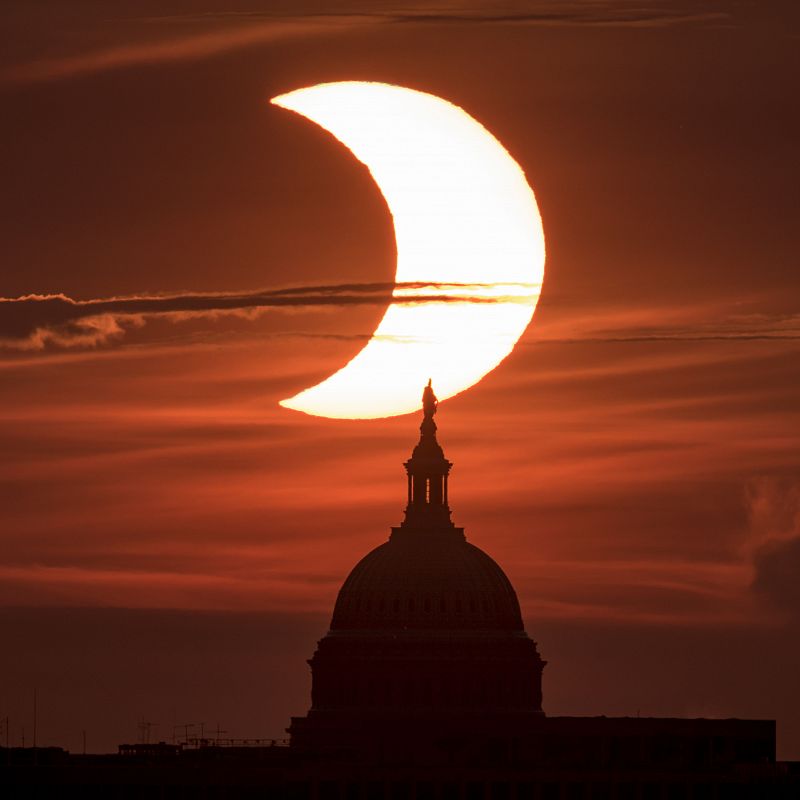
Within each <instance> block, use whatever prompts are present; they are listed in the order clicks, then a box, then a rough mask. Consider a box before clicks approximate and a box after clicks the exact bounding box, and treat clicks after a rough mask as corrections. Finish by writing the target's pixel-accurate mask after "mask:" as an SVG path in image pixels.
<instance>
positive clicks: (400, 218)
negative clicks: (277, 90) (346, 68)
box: [271, 82, 544, 419]
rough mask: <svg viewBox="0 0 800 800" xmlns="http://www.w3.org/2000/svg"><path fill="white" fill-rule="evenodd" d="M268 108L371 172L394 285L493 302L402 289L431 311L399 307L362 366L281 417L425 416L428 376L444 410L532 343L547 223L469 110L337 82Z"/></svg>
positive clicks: (315, 389)
mask: <svg viewBox="0 0 800 800" xmlns="http://www.w3.org/2000/svg"><path fill="white" fill-rule="evenodd" d="M271 102H272V103H274V104H275V105H278V106H281V107H282V108H286V109H289V110H291V111H295V112H297V113H298V114H301V115H302V116H304V117H307V118H308V119H309V120H311V121H313V122H315V123H317V124H318V125H320V126H321V127H322V128H324V129H325V130H327V131H329V132H330V133H332V134H333V135H334V136H335V137H336V138H337V139H339V141H341V142H342V143H343V144H344V145H345V146H346V147H347V148H348V149H349V150H350V151H351V152H352V153H353V155H355V156H356V158H358V159H359V160H360V161H362V162H363V163H364V164H365V165H366V166H367V168H368V169H369V171H370V173H371V174H372V176H373V178H374V179H375V182H376V183H377V184H378V186H379V188H380V190H381V192H382V193H383V196H384V197H385V198H386V202H387V204H388V206H389V209H390V211H391V214H392V218H393V220H394V230H395V240H396V243H397V275H396V278H395V280H396V281H398V282H416V281H419V282H426V283H442V284H448V283H450V284H476V286H475V287H471V288H470V290H469V291H470V294H471V295H477V296H479V297H485V298H495V300H496V302H490V303H485V302H484V303H469V302H464V303H461V302H457V303H452V302H450V303H442V302H438V303H437V302H428V303H425V302H424V296H425V295H426V294H427V295H431V294H441V290H437V289H434V288H430V287H426V288H424V289H409V288H407V287H406V288H402V289H401V288H400V287H398V288H396V289H395V292H394V293H395V295H396V296H403V297H408V296H409V294H412V295H419V296H420V300H422V301H423V302H421V303H420V304H413V305H391V306H390V307H389V308H388V309H387V311H386V314H385V315H384V317H383V319H382V320H381V322H380V324H379V325H378V328H377V329H376V331H375V334H374V337H373V338H372V339H371V340H370V341H369V342H368V343H367V345H366V346H365V347H364V349H363V350H362V351H361V352H360V353H358V355H356V356H355V358H353V359H352V360H351V361H350V362H349V363H348V364H347V365H345V366H344V367H342V369H340V370H339V371H338V372H336V373H335V374H334V375H332V376H331V377H329V378H327V379H326V380H324V381H323V382H322V383H319V384H317V385H316V386H312V387H311V388H309V389H306V390H305V391H302V392H300V393H299V394H297V395H295V396H294V397H292V398H290V399H288V400H283V401H281V405H283V406H286V407H287V408H292V409H296V410H298V411H303V412H305V413H307V414H314V415H316V416H324V417H334V418H340V419H356V418H360V419H372V418H376V417H390V416H395V415H397V414H407V413H410V412H413V411H416V410H417V409H419V408H420V405H421V403H420V398H421V393H422V387H423V386H424V385H425V384H426V383H427V381H428V378H432V379H433V385H434V387H435V389H436V393H437V395H438V396H439V399H440V400H444V399H446V398H448V397H452V396H453V395H455V394H457V393H458V392H462V391H464V390H465V389H468V388H469V387H470V386H473V385H474V384H476V383H477V382H478V381H479V380H480V379H481V378H482V377H483V376H484V375H486V373H487V372H489V371H490V370H492V369H494V368H495V367H496V366H497V365H498V364H499V363H500V362H501V361H502V360H503V359H504V358H505V357H506V356H507V355H508V354H509V353H510V352H511V350H512V349H513V348H514V345H515V344H516V343H517V341H518V339H519V338H520V336H521V335H522V334H523V332H524V331H525V328H526V327H527V326H528V323H529V322H530V320H531V317H532V316H533V312H534V309H535V308H536V303H537V300H538V298H539V290H540V287H541V283H542V278H543V275H544V233H543V231H542V222H541V218H540V216H539V209H538V207H537V205H536V200H535V198H534V196H533V192H532V190H531V188H530V186H529V185H528V182H527V181H526V179H525V174H524V173H523V171H522V169H521V168H520V167H519V165H518V164H517V163H516V161H514V159H513V158H511V156H510V155H509V154H508V152H507V151H506V150H505V148H504V147H503V146H502V145H501V144H500V142H498V141H497V139H495V138H494V136H492V135H491V134H490V133H489V132H488V131H487V130H486V128H484V127H483V126H482V125H481V124H480V123H479V122H477V121H476V120H475V119H473V118H472V117H471V116H469V115H468V114H467V113H466V112H465V111H463V110H462V109H460V108H458V106H455V105H453V104H452V103H449V102H447V101H446V100H442V99H441V98H439V97H435V96H433V95H430V94H425V93H423V92H418V91H414V90H412V89H405V88H403V87H400V86H391V85H388V84H382V83H365V82H343V83H328V84H320V85H318V86H312V87H310V88H307V89H299V90H297V91H294V92H290V93H288V94H284V95H280V96H279V97H275V98H273V99H272V101H271ZM510 286H512V287H513V289H512V290H510V289H509V287H510ZM457 294H459V295H461V296H464V295H465V290H464V289H459V290H458V291H457ZM512 295H513V297H512Z"/></svg>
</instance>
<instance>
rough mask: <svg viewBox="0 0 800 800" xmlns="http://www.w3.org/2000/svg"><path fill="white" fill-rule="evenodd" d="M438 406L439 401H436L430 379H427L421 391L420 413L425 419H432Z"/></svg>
mask: <svg viewBox="0 0 800 800" xmlns="http://www.w3.org/2000/svg"><path fill="white" fill-rule="evenodd" d="M438 405H439V401H438V400H437V399H436V395H435V394H434V393H433V387H432V386H431V379H430V378H428V385H427V386H426V387H425V389H423V391H422V413H423V414H424V415H425V419H431V420H432V419H433V415H434V414H435V413H436V408H437V406H438Z"/></svg>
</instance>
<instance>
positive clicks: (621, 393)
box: [0, 0, 800, 758]
mask: <svg viewBox="0 0 800 800" xmlns="http://www.w3.org/2000/svg"><path fill="white" fill-rule="evenodd" d="M322 11H324V12H325V13H324V14H322V15H321V12H322ZM429 14H430V7H426V6H425V5H424V4H417V5H416V6H412V5H408V6H401V5H398V4H390V3H371V4H369V5H366V4H362V5H359V4H357V3H353V4H351V5H344V4H338V3H337V4H331V3H325V4H316V5H315V4H313V3H310V2H309V3H306V4H303V3H296V2H295V3H283V4H280V3H270V4H265V3H258V2H253V3H241V2H240V3H235V2H230V3H225V2H222V0H218V1H217V2H212V1H211V0H210V1H209V2H208V3H205V4H203V5H202V6H200V5H198V4H197V3H189V2H183V3H181V2H172V3H169V2H167V3H165V2H159V3H155V2H152V3H147V2H144V3H143V2H136V3H133V2H130V3H128V2H119V3H115V4H114V5H113V9H110V8H109V6H108V5H107V4H97V3H90V2H78V3H71V4H63V3H58V2H44V1H43V2H40V3H37V4H30V3H27V2H18V3H11V4H9V6H8V9H7V11H6V12H5V14H4V20H3V22H2V28H0V30H1V31H2V33H0V35H2V40H3V43H4V46H3V48H0V95H1V96H2V105H3V117H4V122H3V125H2V127H0V159H1V160H2V168H3V176H4V177H3V185H4V191H3V193H2V197H1V198H0V206H1V208H0V233H2V241H3V259H2V265H3V266H2V269H0V298H7V299H11V298H17V297H20V296H23V295H29V294H36V295H46V294H56V293H63V294H65V295H67V296H68V297H70V298H73V299H75V300H92V299H109V298H113V297H120V296H152V295H160V294H182V293H198V292H205V293H230V292H243V293H246V292H256V291H260V290H269V289H272V288H279V287H284V286H296V287H314V286H318V285H325V284H343V283H359V282H368V283H377V282H386V281H391V280H392V278H393V271H394V250H393V235H392V229H391V220H390V218H389V215H388V212H387V209H386V207H385V204H384V202H383V200H382V198H381V196H380V193H379V191H378V189H377V187H376V186H375V185H374V183H373V182H372V180H371V178H370V176H369V175H368V173H367V172H366V170H365V169H364V168H363V167H362V165H360V164H359V163H358V162H357V161H355V160H354V159H353V158H352V156H351V155H350V154H349V153H348V152H347V151H346V150H345V149H344V148H343V147H342V146H341V145H340V144H339V143H337V142H336V141H335V140H333V139H332V137H330V136H329V135H328V134H326V133H325V132H323V131H321V130H320V129H318V128H316V127H315V126H314V125H312V124H311V123H308V122H307V121H304V120H302V119H301V118H299V117H297V116H296V115H293V114H289V113H287V112H285V111H282V110H281V109H279V108H276V107H274V106H270V105H269V104H268V103H267V100H268V99H269V98H270V97H272V96H274V95H277V94H280V93H282V92H286V91H289V90H291V89H294V88H298V87H301V86H306V85H311V84H314V83H318V82H323V81H333V80H341V79H362V80H380V81H387V82H392V83H397V84H401V85H405V86H410V87H413V88H417V89H421V90H425V91H429V92H432V93H434V94H438V95H440V96H442V97H445V98H447V99H449V100H451V101H453V102H455V103H457V104H459V105H461V106H462V107H463V108H464V109H466V110H467V111H468V112H469V113H471V114H473V115H474V116H475V117H476V118H477V119H479V120H480V121H481V122H482V123H483V124H485V125H486V126H487V127H488V128H489V129H490V130H491V131H492V132H493V133H495V135H496V136H497V137H498V138H499V139H500V140H501V141H502V142H503V143H504V144H505V145H506V147H507V148H508V149H509V151H510V152H511V153H512V154H513V156H514V157H515V158H516V159H517V160H518V161H519V163H520V164H521V165H522V167H523V168H524V169H525V171H526V173H527V175H528V177H529V179H530V181H531V183H532V185H533V188H534V190H535V191H536V195H537V199H538V201H539V205H540V209H541V212H542V217H543V222H544V228H545V234H546V237H547V245H548V260H547V264H546V276H545V285H544V289H543V294H542V298H541V301H540V306H539V309H538V310H537V312H536V316H535V318H534V322H533V324H532V325H531V327H530V328H529V329H528V331H527V332H526V334H525V335H524V336H523V338H522V340H521V341H520V343H519V345H518V347H517V348H516V350H515V351H514V353H513V354H512V355H511V356H510V357H509V358H508V359H507V360H506V361H505V362H504V363H503V364H501V365H500V367H498V368H497V369H496V370H495V371H494V372H492V373H491V374H490V375H489V376H487V378H486V379H485V380H484V381H483V382H481V383H480V384H479V385H478V386H477V387H475V388H473V389H472V390H470V391H468V392H466V393H464V394H463V395H460V396H458V397H456V398H454V399H452V400H449V401H447V402H445V403H443V404H442V406H441V408H440V414H439V416H438V417H437V419H438V421H439V426H440V439H441V441H442V443H443V445H444V447H445V451H446V453H447V455H448V457H449V458H450V459H451V460H452V461H454V462H455V467H454V471H453V476H452V491H451V505H452V506H453V510H454V519H455V520H456V522H457V523H458V524H461V525H464V526H465V527H466V529H467V535H468V536H469V538H470V539H471V541H473V542H474V543H476V544H478V545H479V546H481V547H483V548H484V549H486V550H487V551H488V552H489V553H490V554H491V555H492V556H493V557H495V558H496V559H497V560H498V561H499V563H500V564H501V565H502V566H503V567H504V568H505V569H506V571H507V572H508V574H509V576H510V578H511V579H512V581H513V582H514V585H515V586H516V588H517V591H518V593H519V595H520V600H521V602H522V606H523V611H524V614H525V618H526V624H527V628H528V631H529V633H530V634H531V635H532V636H533V638H535V639H537V640H538V642H539V646H540V649H541V651H542V654H543V656H544V658H546V659H547V660H548V661H549V665H548V667H547V670H546V672H545V685H544V692H545V702H544V704H545V710H546V711H547V712H548V713H551V714H567V713H568V714H602V713H605V714H609V715H611V714H636V713H637V712H640V713H642V714H659V715H677V716H679V715H708V716H749V717H768V718H776V719H777V720H778V733H779V752H780V755H782V756H783V757H793V758H800V693H799V692H798V691H797V686H796V677H795V676H796V674H797V670H798V669H800V646H799V645H798V636H797V634H798V632H800V630H799V629H800V590H798V588H797V586H798V583H800V582H798V581H797V580H796V576H797V574H798V572H799V571H800V463H799V461H798V449H799V448H798V445H800V433H798V431H800V411H799V409H800V361H799V360H798V354H799V351H800V347H799V344H800V342H799V339H800V306H799V304H798V297H800V292H798V288H800V287H799V286H798V284H799V283H800V281H799V280H798V273H797V250H798V244H800V242H799V241H798V239H800V236H798V228H797V212H798V207H799V204H798V199H799V198H798V188H797V187H798V186H799V185H800V160H799V159H798V156H797V141H798V135H799V134H800V112H798V110H797V103H796V102H795V99H794V98H795V97H796V96H797V94H798V89H800V87H799V86H798V83H800V48H798V46H797V43H798V37H799V36H800V24H798V23H799V22H800V20H799V19H798V13H797V11H796V9H795V7H794V4H791V3H783V4H782V3H778V2H764V3H734V2H703V3H697V2H692V3H689V2H686V3H679V2H671V3H654V4H651V5H650V6H648V10H646V11H643V10H642V9H641V7H640V4H638V3H627V2H623V1H622V0H618V1H617V2H599V1H598V2H589V1H588V0H586V1H585V2H564V3H526V4H522V3H519V4H513V3H504V4H502V3H497V4H490V3H477V2H472V3H463V4H456V3H445V4H442V5H437V15H436V16H435V17H431V16H429ZM10 307H11V306H10V305H9V304H8V303H6V304H5V305H4V304H3V303H2V302H0V344H2V347H1V348H0V447H2V453H3V454H4V458H3V459H2V462H0V604H2V606H3V608H2V610H0V620H2V631H3V640H4V642H5V644H6V646H7V647H8V649H9V652H10V653H11V654H12V657H10V658H3V659H0V662H2V663H0V686H2V687H3V688H2V689H0V717H2V716H5V715H6V714H8V715H9V717H10V719H11V737H12V739H14V738H16V739H17V740H19V739H20V738H21V734H22V727H23V726H25V727H26V730H27V735H28V736H30V727H31V711H30V706H31V697H32V692H33V688H34V687H37V688H38V692H39V696H40V698H41V699H40V709H41V714H40V716H41V721H40V725H39V731H40V741H41V742H43V743H52V744H62V745H64V746H67V747H69V748H73V749H75V748H78V747H79V745H80V731H81V730H82V729H86V730H87V731H88V742H89V747H90V749H98V750H103V749H112V748H113V747H115V745H116V744H117V743H118V742H120V741H123V740H131V739H133V738H134V737H135V736H136V722H137V720H138V719H140V718H141V717H145V718H147V719H150V720H155V721H158V722H159V723H160V728H159V732H160V735H161V736H162V737H165V738H167V737H169V736H171V733H172V731H171V725H172V724H173V723H182V722H187V721H199V720H201V719H203V720H204V721H206V722H207V723H208V724H209V726H212V727H213V725H215V724H216V722H217V721H219V722H220V724H221V725H222V726H223V727H224V728H226V729H228V730H229V731H230V732H231V733H232V734H236V735H242V736H259V735H260V736H280V735H281V734H282V729H283V727H284V725H285V723H286V722H287V721H288V716H289V714H292V713H294V714H302V713H304V712H305V710H306V708H307V706H308V702H309V698H308V675H307V667H306V664H305V658H307V657H309V656H310V655H311V652H312V651H313V648H314V643H315V641H316V639H317V638H319V637H320V636H321V635H322V634H323V633H324V632H325V627H326V624H327V615H328V614H329V612H330V610H331V608H332V605H333V601H334V599H335V595H336V591H337V589H338V587H339V585H340V584H341V582H342V581H343V579H344V577H345V576H346V574H347V571H348V570H349V569H350V567H351V566H352V565H353V564H354V563H355V562H356V561H357V560H358V558H360V557H361V556H362V555H363V554H364V553H365V552H367V551H368V550H369V549H370V548H371V547H374V546H376V545H378V544H380V543H381V542H382V541H384V539H385V538H386V536H387V535H388V528H389V526H390V525H393V524H397V523H398V522H399V521H400V519H401V517H402V506H403V503H404V500H405V478H404V475H403V470H402V461H403V460H405V458H406V457H407V456H408V454H409V452H410V449H411V447H412V446H413V444H414V442H415V437H416V427H417V425H418V421H417V419H416V418H415V417H413V416H409V417H401V418H396V419H390V420H383V421H374V422H341V421H333V420H324V419H315V418H311V417H306V416H303V415H301V414H297V413H294V412H290V411H287V410H284V409H282V408H280V407H278V406H277V401H278V400H279V399H281V398H284V397H287V396H289V395H291V394H293V393H295V392H296V391H297V390H299V389H301V388H303V387H305V386H308V385H310V384H311V383H313V382H316V381H317V380H319V379H321V378H322V377H324V376H325V375H327V374H329V373H330V372H333V371H334V370H335V369H337V368H338V367H339V366H341V365H343V364H344V363H345V362H346V361H347V360H348V359H349V358H351V357H352V356H353V355H354V354H355V353H356V352H357V351H358V350H359V349H360V347H361V346H363V343H364V341H365V337H368V335H369V333H370V332H371V331H372V330H373V329H374V327H375V325H376V323H377V321H378V320H379V319H380V317H381V315H382V313H383V308H382V307H381V306H379V305H365V306H358V307H355V308H347V309H343V308H340V307H337V306H336V305H335V304H332V305H326V306H325V307H322V306H320V307H309V308H306V309H302V310H293V311H285V310H282V309H266V310H264V311H263V313H261V314H259V315H256V316H254V315H252V314H249V315H232V314H226V315H220V314H208V313H202V314H193V315H191V317H190V318H187V315H186V314H173V315H160V316H150V317H145V318H131V317H123V318H117V319H110V318H109V319H105V320H102V321H101V322H100V323H98V326H97V327H95V328H93V329H91V330H83V331H81V335H80V336H77V337H76V336H75V331H74V330H72V329H70V330H65V329H64V328H63V327H62V328H59V327H58V326H57V325H54V327H52V328H49V329H48V328H45V335H38V336H28V335H27V333H28V332H29V330H30V325H29V324H28V322H26V320H25V319H20V318H18V317H15V318H14V319H12V318H11V317H10V316H9V314H10V312H9V310H8V309H9V308H10ZM26 313H27V312H26ZM26 324H28V327H27V328H26ZM37 324H38V323H37ZM34 327H35V326H34ZM40 331H41V328H40Z"/></svg>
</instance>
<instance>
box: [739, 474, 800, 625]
mask: <svg viewBox="0 0 800 800" xmlns="http://www.w3.org/2000/svg"><path fill="white" fill-rule="evenodd" d="M748 506H749V512H750V523H751V532H752V536H753V540H754V541H753V544H754V546H755V550H754V553H753V568H754V574H753V584H752V587H753V590H754V591H755V592H756V594H757V595H758V596H760V597H761V598H763V599H764V600H765V601H767V603H768V604H769V605H770V606H772V608H774V609H776V610H777V611H779V612H781V613H782V614H784V615H785V616H786V617H787V618H788V619H790V620H794V621H796V622H800V484H797V483H790V482H787V481H784V482H779V481H776V480H769V479H762V480H760V481H755V482H754V483H753V485H752V486H751V487H750V491H749V492H748Z"/></svg>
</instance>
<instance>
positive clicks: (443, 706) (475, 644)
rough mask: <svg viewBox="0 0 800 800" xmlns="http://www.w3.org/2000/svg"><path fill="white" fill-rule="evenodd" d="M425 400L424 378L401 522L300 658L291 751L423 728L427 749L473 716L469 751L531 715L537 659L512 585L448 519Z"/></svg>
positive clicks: (534, 714)
mask: <svg viewBox="0 0 800 800" xmlns="http://www.w3.org/2000/svg"><path fill="white" fill-rule="evenodd" d="M436 405H437V404H436V398H435V396H434V394H433V390H432V389H431V387H430V385H428V387H426V389H425V393H424V394H423V407H424V417H423V420H422V424H421V425H420V434H421V435H420V439H419V442H418V444H417V445H416V447H415V448H414V450H413V452H412V455H411V458H410V459H409V460H408V461H406V462H405V465H404V466H405V468H406V476H407V493H408V504H407V506H406V511H405V519H404V520H403V522H402V524H400V525H399V526H397V527H395V528H392V532H391V535H390V536H389V540H388V541H387V542H385V543H384V544H381V545H380V546H378V547H376V548H375V549H374V550H372V551H371V552H370V553H368V554H367V555H366V556H365V557H364V558H362V559H361V561H359V562H358V564H356V566H355V567H354V568H353V570H352V571H351V572H350V574H349V575H348V577H347V578H346V580H345V582H344V584H343V585H342V588H341V590H340V591H339V596H338V598H337V600H336V606H335V608H334V611H333V618H332V619H331V625H330V630H329V631H328V633H327V634H326V635H325V636H324V637H323V638H322V639H321V640H320V641H319V643H318V645H317V650H316V652H315V653H314V655H313V657H312V658H311V659H310V660H309V662H308V663H309V665H310V666H311V709H310V710H309V712H308V714H307V716H305V717H293V718H292V724H291V726H290V728H289V733H290V734H291V742H292V746H293V747H298V748H301V749H305V750H309V751H315V752H323V751H332V750H335V751H341V750H342V749H344V750H348V751H351V752H361V753H364V752H371V753H373V754H374V753H378V752H379V751H380V752H386V753H396V752H398V748H400V749H402V747H403V746H405V745H404V741H405V742H407V741H408V739H409V737H411V736H413V737H415V738H416V739H417V740H419V737H420V736H421V735H422V734H423V732H424V737H426V741H428V745H427V746H429V747H430V748H433V750H436V748H439V747H443V746H446V747H454V746H456V744H457V743H458V742H459V741H461V740H462V739H463V736H462V734H463V730H465V729H469V730H473V731H474V730H475V729H476V728H475V722H474V721H475V720H476V719H479V720H481V725H480V737H479V739H480V741H478V740H474V741H472V743H471V744H470V745H469V746H472V747H476V748H478V750H482V749H485V748H486V747H490V746H494V744H492V743H495V744H496V742H497V741H499V739H498V737H500V738H503V737H505V738H506V739H507V738H508V735H509V731H511V730H514V729H516V728H515V726H517V725H519V724H520V721H521V720H531V719H538V718H540V717H541V716H542V713H543V712H542V669H543V668H544V666H545V662H544V661H543V660H542V658H541V657H540V656H539V652H538V650H537V648H536V642H534V641H533V640H531V639H530V638H529V637H528V635H527V634H526V633H525V628H524V626H523V623H522V615H521V613H520V607H519V601H518V600H517V595H516V593H515V592H514V587H513V586H512V585H511V582H510V581H509V580H508V578H507V577H506V575H505V573H504V572H503V570H502V569H501V568H500V567H499V566H498V564H497V563H496V562H495V561H494V560H493V559H491V558H490V557H489V556H488V555H487V554H486V553H484V552H483V551H482V550H481V549H479V548H477V547H475V546H474V545H472V544H470V543H469V542H468V541H467V540H466V538H465V536H464V529H463V528H458V527H456V526H455V525H454V524H453V522H452V520H451V519H450V506H449V498H448V478H449V474H450V469H451V467H452V464H451V463H450V462H449V461H448V460H447V459H446V458H445V456H444V452H443V451H442V448H441V446H440V444H439V442H438V441H437V439H436V423H435V422H434V421H433V416H434V414H435V413H436ZM465 726H466V727H465ZM481 737H482V738H481ZM454 743H455V744H454ZM462 744H463V742H462ZM458 746H459V747H460V746H461V745H458ZM464 746H467V745H464Z"/></svg>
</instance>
